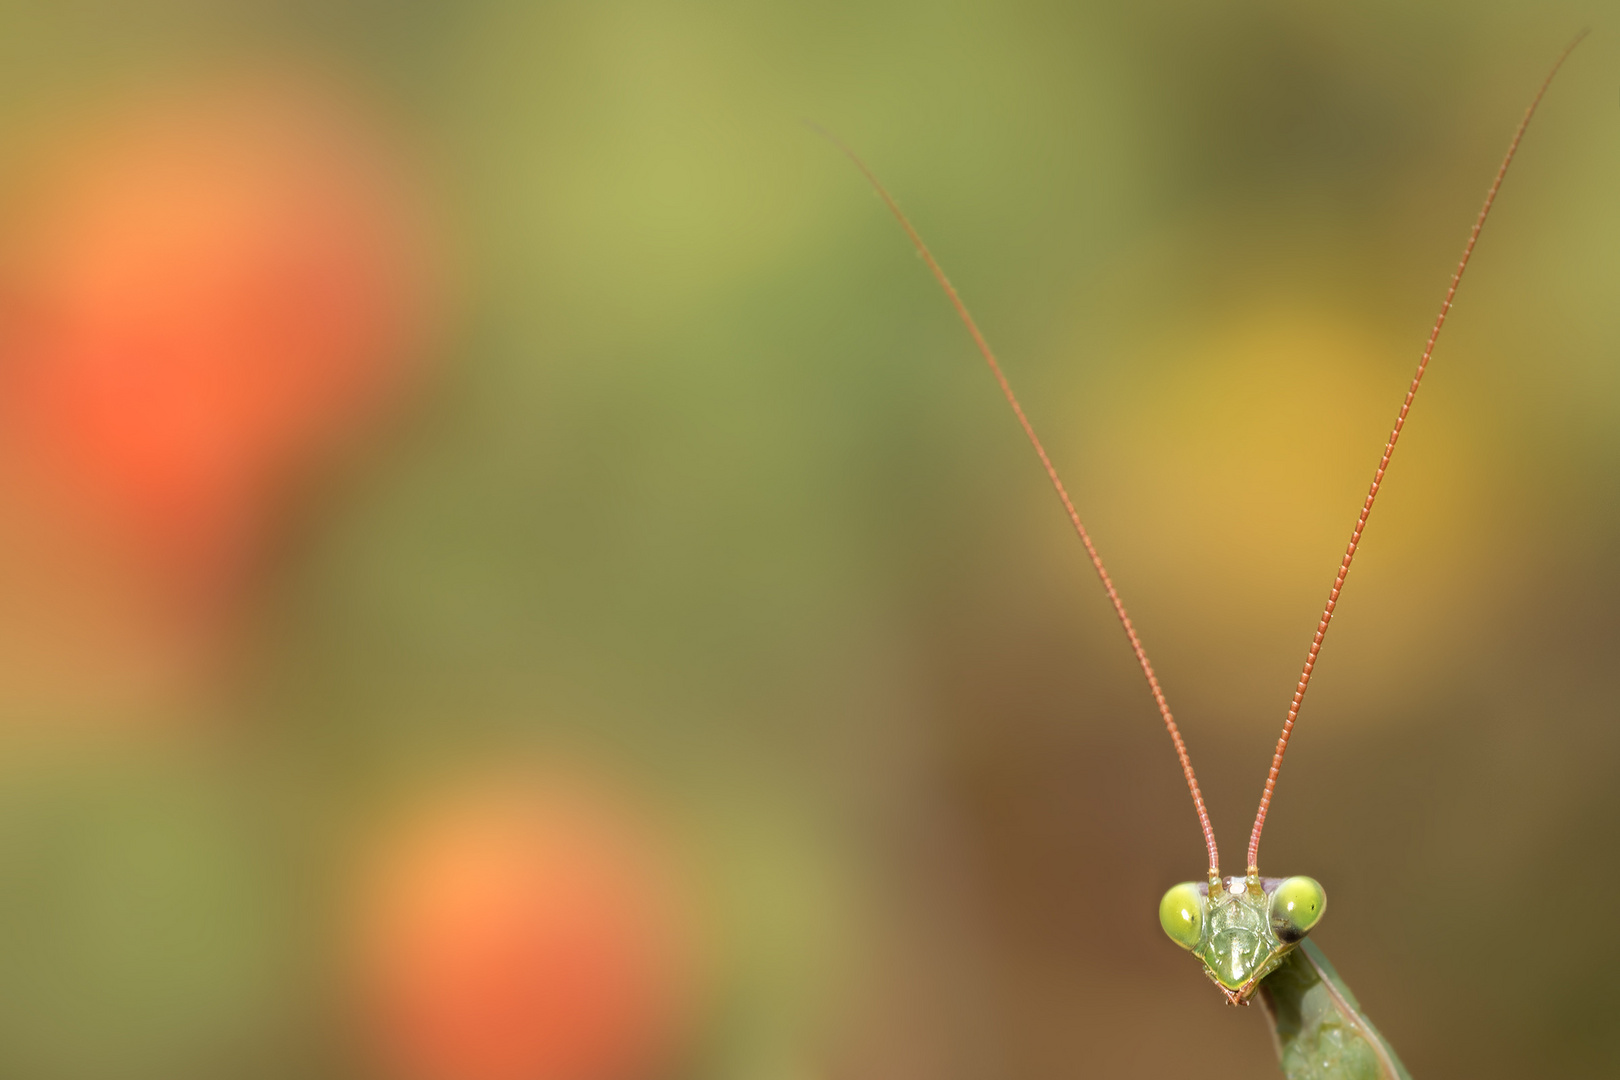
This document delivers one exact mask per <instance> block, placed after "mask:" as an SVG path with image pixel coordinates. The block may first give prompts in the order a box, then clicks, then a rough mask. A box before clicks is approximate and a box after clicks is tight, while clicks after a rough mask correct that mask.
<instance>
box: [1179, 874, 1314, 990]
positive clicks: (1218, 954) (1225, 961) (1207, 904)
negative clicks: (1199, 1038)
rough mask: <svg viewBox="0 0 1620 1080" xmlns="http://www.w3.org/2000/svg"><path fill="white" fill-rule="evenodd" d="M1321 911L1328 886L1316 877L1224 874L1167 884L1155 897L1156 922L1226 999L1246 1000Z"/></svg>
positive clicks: (1292, 948)
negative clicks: (1190, 955) (1160, 897)
mask: <svg viewBox="0 0 1620 1080" xmlns="http://www.w3.org/2000/svg"><path fill="white" fill-rule="evenodd" d="M1212 889H1213V890H1214V895H1211V890H1212ZM1325 910H1327V893H1325V892H1323V891H1322V886H1321V885H1320V884H1319V883H1318V882H1317V881H1316V879H1315V878H1308V877H1290V878H1262V877H1259V876H1251V877H1230V878H1227V879H1226V881H1225V883H1224V884H1221V883H1220V881H1219V879H1216V880H1215V881H1214V882H1207V883H1206V882H1194V881H1184V882H1182V883H1181V884H1180V885H1175V886H1172V887H1171V889H1170V891H1169V892H1167V893H1165V894H1164V899H1163V900H1160V901H1159V924H1160V925H1161V926H1163V927H1164V932H1165V933H1166V934H1168V935H1170V940H1171V941H1174V942H1175V943H1176V944H1177V945H1180V946H1181V947H1182V948H1183V949H1186V950H1188V951H1190V952H1191V953H1193V954H1194V955H1195V956H1197V957H1198V959H1200V960H1202V961H1203V962H1204V973H1205V974H1206V975H1208V976H1209V977H1210V978H1211V979H1213V980H1214V981H1215V984H1216V985H1217V986H1219V987H1220V988H1221V992H1222V993H1224V994H1225V995H1226V1000H1227V1001H1228V1002H1229V1003H1230V1004H1233V1005H1247V1004H1248V1003H1249V996H1250V995H1251V994H1253V993H1254V991H1255V987H1257V986H1259V985H1260V980H1261V979H1264V978H1265V977H1266V976H1267V975H1270V974H1271V973H1272V972H1273V971H1275V970H1276V969H1277V965H1279V964H1281V963H1282V962H1283V958H1284V957H1286V956H1287V955H1288V954H1289V953H1290V952H1292V951H1293V950H1294V946H1296V945H1298V944H1299V943H1300V942H1301V941H1303V940H1304V939H1305V935H1306V934H1308V933H1310V932H1311V929H1312V928H1313V927H1314V926H1316V924H1317V923H1318V922H1320V921H1321V919H1322V913H1323V912H1324V911H1325Z"/></svg>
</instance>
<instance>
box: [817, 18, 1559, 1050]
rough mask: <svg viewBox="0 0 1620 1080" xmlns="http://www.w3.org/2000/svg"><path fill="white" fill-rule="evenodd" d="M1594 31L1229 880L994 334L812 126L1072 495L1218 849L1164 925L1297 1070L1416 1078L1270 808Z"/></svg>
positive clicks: (1323, 626)
mask: <svg viewBox="0 0 1620 1080" xmlns="http://www.w3.org/2000/svg"><path fill="white" fill-rule="evenodd" d="M1585 36H1586V31H1585V30H1582V31H1581V32H1580V33H1579V34H1577V35H1576V36H1575V38H1574V40H1572V41H1571V42H1570V43H1569V44H1568V45H1567V46H1566V47H1565V48H1564V51H1563V53H1562V54H1561V55H1560V56H1559V57H1558V60H1557V62H1556V63H1554V64H1553V67H1552V70H1551V71H1550V72H1548V74H1547V77H1546V78H1545V79H1544V80H1543V81H1542V83H1541V86H1540V88H1539V89H1538V90H1537V91H1536V94H1535V97H1534V98H1532V99H1531V102H1530V106H1529V108H1527V109H1526V110H1525V113H1524V117H1523V118H1522V119H1521V120H1520V121H1519V126H1518V127H1517V129H1515V131H1514V133H1513V139H1512V141H1511V142H1510V143H1509V144H1508V149H1507V153H1506V154H1505V155H1504V157H1503V158H1502V164H1501V165H1500V167H1498V169H1497V171H1496V176H1495V178H1494V179H1493V180H1492V181H1491V185H1490V188H1489V190H1488V191H1487V192H1486V195H1485V201H1484V204H1483V205H1482V206H1481V207H1480V210H1479V213H1478V215H1477V216H1476V217H1475V218H1474V224H1473V227H1472V228H1471V229H1470V231H1469V234H1468V241H1467V243H1466V245H1465V246H1464V248H1463V253H1462V257H1461V258H1460V259H1459V260H1458V262H1457V269H1456V270H1455V271H1454V272H1453V274H1452V276H1451V284H1450V285H1449V286H1448V287H1447V289H1446V295H1445V299H1444V300H1443V301H1441V304H1440V313H1439V314H1438V315H1437V316H1436V317H1435V321H1434V326H1433V328H1432V329H1431V330H1430V331H1429V338H1428V342H1427V344H1426V345H1425V346H1424V348H1423V354H1422V357H1421V358H1420V359H1419V360H1418V365H1417V371H1416V373H1415V374H1414V375H1413V376H1412V381H1411V384H1410V385H1409V386H1408V387H1407V391H1406V397H1405V399H1404V400H1403V401H1402V402H1401V407H1400V411H1399V413H1397V414H1396V417H1395V424H1394V427H1393V428H1392V429H1391V431H1390V434H1389V439H1388V441H1387V442H1386V443H1385V444H1384V452H1383V455H1382V456H1381V457H1380V459H1379V462H1378V467H1377V469H1376V471H1375V472H1374V473H1373V479H1372V484H1371V485H1370V487H1369V488H1368V491H1367V496H1366V499H1365V500H1364V501H1363V503H1362V506H1361V511H1360V513H1359V514H1358V515H1357V517H1356V523H1355V527H1354V528H1353V529H1352V530H1351V533H1350V542H1349V544H1348V546H1347V547H1346V548H1345V553H1344V558H1343V560H1342V561H1341V562H1340V564H1339V570H1338V573H1337V575H1336V576H1335V577H1334V581H1333V587H1332V589H1331V590H1330V591H1329V593H1328V599H1327V604H1326V605H1325V607H1324V608H1323V611H1322V617H1321V619H1320V621H1319V622H1318V623H1317V627H1316V633H1315V634H1314V635H1313V636H1312V638H1311V643H1310V647H1309V649H1308V651H1307V653H1306V656H1305V665H1304V668H1303V670H1302V671H1301V673H1300V677H1299V682H1298V684H1297V685H1296V687H1295V689H1294V694H1293V697H1292V699H1291V700H1290V702H1289V706H1288V714H1287V717H1286V718H1285V719H1284V721H1283V726H1282V733H1281V735H1279V736H1278V739H1277V748H1276V751H1275V752H1274V753H1273V755H1272V759H1271V768H1270V770H1269V771H1268V773H1267V775H1266V782H1265V787H1264V789H1263V791H1262V793H1261V796H1260V807H1259V810H1258V811H1257V812H1256V814H1255V819H1254V827H1253V829H1252V830H1251V832H1250V834H1249V847H1248V867H1247V873H1246V874H1244V875H1243V876H1234V877H1226V878H1223V877H1222V876H1221V872H1220V854H1219V851H1218V849H1217V847H1216V844H1215V832H1214V829H1213V827H1212V826H1211V825H1210V820H1209V812H1208V810H1207V809H1206V808H1205V806H1204V797H1203V794H1202V792H1200V790H1199V787H1198V779H1197V776H1196V775H1195V774H1194V772H1193V767H1192V759H1191V757H1190V756H1189V754H1188V753H1187V746H1186V743H1185V741H1184V740H1183V739H1182V736H1181V730H1180V728H1179V727H1177V725H1176V721H1175V718H1174V717H1173V716H1172V714H1171V712H1170V706H1169V704H1168V702H1167V701H1166V700H1165V696H1164V691H1163V689H1162V688H1161V687H1160V685H1159V679H1158V676H1157V675H1155V674H1154V671H1153V665H1152V663H1151V662H1150V661H1149V660H1148V656H1147V651H1146V650H1145V649H1144V648H1143V647H1142V642H1141V640H1140V638H1139V637H1138V636H1137V633H1136V628H1135V626H1134V625H1133V624H1132V622H1131V618H1130V615H1129V614H1128V613H1127V612H1126V610H1125V603H1124V601H1123V600H1121V599H1120V596H1119V592H1118V590H1117V589H1116V588H1115V587H1114V582H1113V579H1112V578H1111V577H1110V576H1109V574H1108V570H1107V569H1106V567H1105V566H1104V565H1103V560H1102V556H1101V555H1099V554H1098V552H1097V548H1096V545H1095V544H1094V543H1093V542H1092V539H1091V535H1090V534H1089V533H1088V532H1087V531H1086V527H1085V525H1084V524H1082V523H1081V520H1080V514H1079V511H1078V510H1076V509H1075V506H1074V502H1073V500H1071V499H1070V497H1069V493H1068V491H1067V490H1066V489H1065V488H1064V486H1063V481H1062V480H1061V479H1060V478H1059V477H1058V472H1057V468H1056V467H1055V466H1054V465H1053V464H1052V460H1051V458H1050V457H1049V456H1048V455H1047V453H1046V448H1045V447H1044V446H1042V444H1041V440H1040V437H1039V436H1038V435H1036V433H1035V428H1034V425H1033V424H1031V423H1030V421H1029V418H1028V416H1027V415H1025V413H1024V409H1023V406H1021V405H1020V404H1019V402H1018V398H1017V396H1016V395H1015V394H1014V393H1013V390H1012V386H1011V384H1010V383H1009V382H1008V381H1007V377H1006V375H1005V374H1004V373H1003V372H1002V368H1001V364H1000V362H999V361H998V360H997V359H996V356H995V353H994V352H993V351H992V350H991V348H990V345H989V342H988V341H987V340H986V339H985V337H984V334H983V333H982V332H981V331H980V330H979V327H978V324H977V323H976V322H975V321H974V319H973V316H972V315H971V314H969V312H968V309H967V305H966V304H964V303H963V301H962V298H961V296H960V295H959V294H958V293H957V291H956V288H955V286H953V285H952V284H951V282H950V279H949V278H948V277H946V275H945V271H944V270H943V269H942V268H941V267H940V265H939V263H938V261H937V260H936V259H935V258H934V255H933V252H931V251H930V250H929V248H928V245H927V244H925V243H924V242H923V239H922V236H921V235H920V234H919V233H918V232H917V230H916V228H915V227H914V226H913V225H912V223H911V221H910V219H909V218H907V217H906V215H905V213H904V212H903V211H902V210H901V209H900V205H899V203H897V202H896V201H895V199H894V196H892V195H891V194H890V193H889V191H888V189H886V188H885V187H884V186H883V184H882V183H881V182H880V181H879V180H878V178H877V176H876V175H875V174H874V173H873V172H872V170H871V169H870V168H868V167H867V165H866V163H865V162H864V161H862V160H861V158H860V157H859V156H858V155H856V153H855V152H854V151H853V150H851V149H850V148H849V147H848V146H846V145H845V144H844V143H843V142H842V141H840V140H839V139H838V138H837V137H836V136H834V135H832V134H831V133H830V132H828V131H826V130H825V129H824V128H821V127H820V126H818V125H816V124H809V125H808V126H809V127H810V128H811V129H812V130H814V131H816V132H817V133H818V134H820V135H822V136H824V137H825V138H826V139H828V141H830V142H831V143H832V144H833V145H834V146H836V147H837V148H838V149H839V150H840V151H841V152H842V153H843V154H844V155H845V156H847V157H848V158H849V159H850V160H851V161H852V162H854V163H855V167H856V168H858V169H859V170H860V171H861V173H862V175H864V176H865V177H866V179H867V181H868V182H869V183H870V184H871V185H872V188H873V189H874V190H875V191H876V192H877V194H878V196H879V197H880V198H881V199H882V200H883V203H884V205H885V206H886V207H887V208H888V210H889V212H890V213H891V214H893V215H894V217H895V219H896V220H897V221H898V222H899V223H900V226H901V228H902V229H904V230H905V233H906V236H907V237H908V238H909V239H910V241H911V243H912V246H913V247H915V248H916V250H917V254H918V255H919V256H921V257H922V260H923V262H924V263H925V264H926V265H927V267H928V269H929V272H930V273H932V274H933V276H934V279H935V280H936V281H937V282H938V283H939V286H940V288H941V289H942V290H943V291H944V293H945V296H946V298H947V299H948V300H949V301H950V303H951V306H952V308H954V309H955V311H956V314H957V317H958V318H960V319H961V321H962V324H963V326H965V327H966V328H967V331H968V334H969V335H970V336H971V337H972V339H973V343H974V345H975V346H976V347H977V348H978V350H979V354H980V355H981V356H982V357H983V358H984V361H985V363H986V365H988V366H989V368H990V373H991V375H993V376H994V377H995V380H996V383H997V384H998V385H999V386H1000V388H1001V392H1002V395H1003V396H1004V397H1005V398H1006V399H1007V404H1008V405H1009V406H1010V407H1011V408H1012V411H1013V415H1014V417H1016V418H1017V420H1018V423H1019V426H1020V427H1022V428H1023V431H1024V434H1025V436H1026V437H1027V438H1028V439H1029V442H1030V445H1031V446H1032V447H1033V448H1034V450H1035V454H1036V456H1037V457H1038V458H1039V459H1040V462H1041V466H1042V468H1043V469H1045V471H1046V475H1047V479H1049V480H1050V481H1051V483H1052V487H1053V489H1054V490H1055V491H1056V493H1057V496H1058V500H1059V501H1060V502H1061V503H1062V504H1063V509H1064V511H1065V512H1066V513H1067V514H1068V517H1069V521H1070V524H1071V525H1072V526H1073V527H1074V530H1075V533H1076V534H1077V535H1078V536H1079V538H1080V542H1081V544H1082V545H1083V546H1084V548H1085V550H1086V555H1087V556H1088V557H1089V559H1090V560H1091V565H1092V568H1093V569H1094V570H1095V571H1096V572H1097V577H1098V579H1099V580H1100V581H1101V582H1102V586H1103V590H1104V591H1105V592H1106V593H1107V595H1108V599H1109V602H1110V603H1111V604H1112V605H1113V608H1114V613H1115V615H1116V616H1117V617H1118V619H1119V622H1120V625H1121V627H1123V629H1124V631H1125V637H1126V639H1127V641H1128V642H1129V643H1130V646H1131V650H1132V652H1133V653H1134V654H1135V656H1136V660H1137V664H1138V665H1139V666H1140V667H1141V669H1142V674H1143V677H1144V678H1145V679H1146V680H1147V684H1148V690H1149V692H1150V693H1151V694H1152V695H1153V700H1154V703H1155V704H1156V705H1157V706H1158V709H1159V715H1160V717H1161V718H1162V719H1163V720H1164V725H1165V729H1166V731H1167V732H1168V733H1169V735H1170V740H1171V743H1172V744H1173V745H1174V747H1175V751H1176V756H1177V758H1178V759H1179V761H1180V763H1181V770H1182V774H1183V776H1184V777H1185V778H1186V781H1187V789H1188V791H1189V793H1190V794H1191V795H1192V801H1193V807H1194V809H1195V811H1196V812H1197V815H1198V822H1199V826H1200V828H1201V829H1202V830H1203V834H1204V846H1205V849H1206V851H1207V852H1208V855H1209V871H1208V875H1207V879H1206V880H1205V881H1201V882H1182V883H1181V884H1179V885H1174V886H1172V887H1171V888H1170V889H1169V891H1167V892H1166V893H1165V894H1164V897H1163V898H1162V899H1161V900H1160V902H1159V922H1160V925H1161V926H1162V927H1163V928H1164V932H1165V934H1166V935H1167V936H1169V938H1170V939H1171V940H1172V941H1174V942H1175V943H1176V944H1177V945H1179V946H1181V947H1182V948H1184V949H1186V950H1188V951H1189V952H1191V953H1192V954H1193V955H1195V956H1197V957H1198V959H1199V961H1200V962H1201V963H1202V964H1203V967H1204V973H1205V974H1206V975H1207V976H1209V978H1210V980H1211V981H1213V982H1214V983H1215V984H1216V986H1217V987H1218V988H1219V990H1220V991H1221V993H1222V994H1223V995H1224V996H1225V998H1226V1000H1227V1002H1228V1003H1230V1004H1232V1005H1247V1004H1249V1003H1250V1001H1251V1000H1252V999H1253V998H1255V997H1258V998H1259V1000H1260V1002H1261V1005H1262V1006H1263V1008H1264V1010H1265V1013H1266V1015H1267V1017H1268V1018H1269V1019H1270V1021H1271V1027H1272V1036H1273V1041H1274V1044H1275V1047H1276V1050H1277V1059H1278V1062H1279V1064H1280V1065H1281V1067H1282V1070H1283V1073H1284V1075H1286V1076H1287V1077H1289V1080H1411V1074H1410V1073H1408V1072H1407V1070H1406V1067H1405V1066H1404V1065H1402V1064H1401V1062H1400V1059H1399V1058H1397V1057H1396V1056H1395V1051H1394V1049H1393V1048H1391V1047H1390V1045H1389V1043H1388V1042H1386V1041H1385V1040H1384V1038H1383V1036H1381V1035H1380V1034H1379V1033H1378V1030H1377V1028H1375V1027H1374V1026H1373V1025H1372V1022H1371V1021H1370V1020H1368V1019H1367V1017H1366V1016H1365V1015H1364V1014H1363V1013H1362V1011H1361V1006H1360V1004H1359V1003H1358V1002H1357V1001H1356V997H1355V995H1354V994H1353V993H1351V992H1350V988H1349V987H1348V986H1346V985H1345V983H1344V980H1342V979H1341V978H1339V975H1338V972H1337V971H1335V970H1334V968H1333V965H1332V964H1330V963H1329V962H1328V959H1327V957H1326V956H1325V955H1323V953H1322V951H1321V949H1319V948H1317V947H1316V945H1315V944H1314V943H1312V942H1310V941H1309V940H1307V937H1306V935H1308V934H1309V933H1310V932H1311V930H1312V929H1314V928H1315V926H1316V925H1317V923H1318V922H1320V921H1321V918H1322V915H1323V914H1324V913H1325V911H1326V910H1327V893H1326V892H1325V891H1324V890H1323V888H1322V886H1321V884H1320V883H1318V882H1317V881H1316V880H1315V879H1313V878H1309V877H1303V876H1297V877H1288V878H1263V877H1261V876H1260V870H1259V865H1258V863H1259V850H1260V835H1261V831H1262V830H1263V829H1264V827H1265V823H1266V813H1267V811H1268V810H1269V809H1270V806H1271V797H1272V794H1273V792H1274V790H1275V788H1276V784H1277V775H1278V772H1279V771H1280V770H1281V768H1282V760H1283V755H1284V753H1285V752H1286V751H1287V749H1288V742H1289V739H1290V737H1291V736H1292V735H1293V731H1294V724H1295V721H1296V720H1297V719H1298V717H1299V709H1300V705H1301V703H1302V702H1303V700H1304V697H1305V691H1306V689H1307V688H1308V687H1309V685H1310V680H1311V673H1312V671H1313V670H1314V669H1315V667H1316V660H1317V656H1318V654H1319V653H1320V651H1321V648H1322V642H1323V639H1324V638H1325V637H1326V635H1327V629H1328V625H1329V623H1331V622H1332V619H1333V611H1334V608H1335V607H1336V606H1337V605H1338V602H1339V595H1340V593H1341V592H1342V590H1343V588H1344V582H1345V578H1346V577H1347V576H1348V574H1349V572H1350V564H1351V562H1352V560H1353V559H1354V558H1355V554H1356V550H1357V548H1358V547H1359V546H1360V543H1361V536H1362V532H1363V530H1365V528H1366V525H1367V519H1368V517H1369V515H1370V514H1371V513H1372V507H1373V502H1374V500H1375V499H1376V498H1377V496H1378V491H1379V489H1380V487H1382V485H1383V482H1384V476H1385V473H1386V472H1387V471H1388V469H1389V463H1390V459H1391V457H1392V456H1393V455H1394V452H1395V444H1396V443H1397V442H1398V441H1399V440H1400V436H1401V431H1402V430H1403V429H1404V428H1405V426H1406V418H1407V415H1408V413H1409V412H1410V411H1411V408H1412V402H1413V400H1414V399H1415V398H1416V396H1417V392H1418V388H1419V386H1420V385H1421V384H1422V382H1423V374H1424V372H1425V371H1426V370H1427V369H1428V365H1429V359H1430V357H1431V356H1432V355H1433V354H1434V346H1435V342H1436V341H1437V340H1438V339H1439V337H1440V331H1441V329H1442V328H1443V327H1444V326H1445V323H1446V316H1447V315H1449V314H1450V312H1451V305H1452V301H1453V300H1454V299H1455V297H1456V295H1457V287H1458V285H1459V284H1460V283H1461V281H1462V276H1463V272H1464V271H1465V270H1466V269H1467V268H1468V261H1469V259H1470V258H1471V257H1472V256H1473V253H1474V247H1475V245H1476V244H1477V243H1478V241H1479V234H1480V230H1481V229H1483V228H1484V226H1485V220H1486V218H1487V217H1489V216H1490V212H1491V207H1492V205H1493V204H1494V203H1495V201H1496V195H1497V192H1498V191H1500V190H1501V187H1502V180H1503V178H1504V177H1506V175H1507V171H1508V167H1509V166H1510V165H1511V164H1512V163H1513V158H1514V155H1515V154H1516V153H1517V152H1518V149H1519V143H1520V142H1521V141H1522V140H1523V138H1524V133H1525V131H1526V130H1527V129H1528V128H1529V126H1530V120H1531V118H1532V117H1534V116H1535V113H1536V109H1537V107H1538V106H1539V105H1540V104H1541V99H1542V97H1543V96H1545V94H1546V93H1547V89H1548V87H1550V86H1551V85H1552V81H1553V78H1554V77H1555V76H1556V75H1557V74H1558V71H1559V69H1560V68H1561V67H1563V65H1564V61H1565V60H1567V59H1568V58H1569V55H1570V53H1572V52H1573V51H1574V50H1575V47H1576V46H1577V45H1579V44H1580V42H1581V40H1582V39H1583V38H1584V37H1585Z"/></svg>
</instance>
